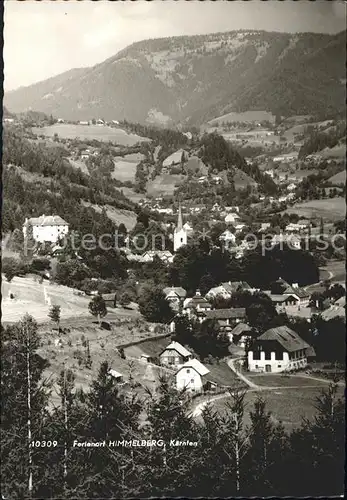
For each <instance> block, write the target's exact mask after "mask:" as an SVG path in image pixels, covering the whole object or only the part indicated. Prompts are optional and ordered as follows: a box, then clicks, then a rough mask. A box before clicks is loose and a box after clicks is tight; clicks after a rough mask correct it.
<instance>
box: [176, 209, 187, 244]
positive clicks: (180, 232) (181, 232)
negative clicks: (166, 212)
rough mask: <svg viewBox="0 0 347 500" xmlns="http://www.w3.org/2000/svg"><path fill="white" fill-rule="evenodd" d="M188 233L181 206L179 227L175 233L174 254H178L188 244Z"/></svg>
mask: <svg viewBox="0 0 347 500" xmlns="http://www.w3.org/2000/svg"><path fill="white" fill-rule="evenodd" d="M187 240H188V231H187V229H186V228H185V227H184V226H183V217H182V208H181V205H179V207H178V220H177V226H176V227H175V231H174V252H177V250H179V249H180V248H181V247H183V246H184V245H186V244H187Z"/></svg>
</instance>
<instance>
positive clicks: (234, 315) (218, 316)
mask: <svg viewBox="0 0 347 500" xmlns="http://www.w3.org/2000/svg"><path fill="white" fill-rule="evenodd" d="M205 318H206V319H215V320H217V321H218V324H219V326H220V327H221V328H224V329H227V328H228V327H230V326H234V325H236V324H237V323H240V321H242V320H244V319H245V318H246V309H245V308H244V307H232V308H230V309H213V310H212V311H206V312H205Z"/></svg>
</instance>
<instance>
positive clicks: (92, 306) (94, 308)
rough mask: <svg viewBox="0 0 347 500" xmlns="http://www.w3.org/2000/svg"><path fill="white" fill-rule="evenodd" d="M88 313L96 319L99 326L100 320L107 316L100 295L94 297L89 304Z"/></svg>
mask: <svg viewBox="0 0 347 500" xmlns="http://www.w3.org/2000/svg"><path fill="white" fill-rule="evenodd" d="M88 308H89V312H90V313H91V314H92V315H93V316H95V317H97V318H98V322H99V325H101V318H104V317H105V316H106V314H107V308H106V303H105V301H104V299H103V298H102V296H101V295H100V294H97V295H95V297H93V298H92V300H91V301H90V302H89V306H88Z"/></svg>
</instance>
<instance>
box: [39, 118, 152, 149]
mask: <svg viewBox="0 0 347 500" xmlns="http://www.w3.org/2000/svg"><path fill="white" fill-rule="evenodd" d="M32 131H33V132H34V134H37V135H42V134H43V135H45V136H48V137H53V136H54V134H58V136H59V137H61V138H64V139H74V138H77V137H78V138H79V139H85V140H88V139H96V140H98V141H111V142H113V143H116V144H120V145H122V146H133V145H134V144H136V143H137V142H148V141H150V139H148V138H145V137H140V136H138V135H136V134H131V133H127V132H126V131H125V130H123V129H121V128H114V127H108V126H106V125H102V126H100V125H72V124H68V123H56V124H55V125H50V126H47V127H42V128H41V127H33V129H32Z"/></svg>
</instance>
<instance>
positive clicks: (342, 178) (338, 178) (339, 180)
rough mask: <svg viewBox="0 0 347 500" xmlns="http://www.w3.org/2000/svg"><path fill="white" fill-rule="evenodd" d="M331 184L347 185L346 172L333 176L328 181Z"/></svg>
mask: <svg viewBox="0 0 347 500" xmlns="http://www.w3.org/2000/svg"><path fill="white" fill-rule="evenodd" d="M328 180H329V182H331V183H333V184H335V183H336V184H346V170H342V172H339V173H337V174H335V175H333V176H332V177H330V179H328Z"/></svg>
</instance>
